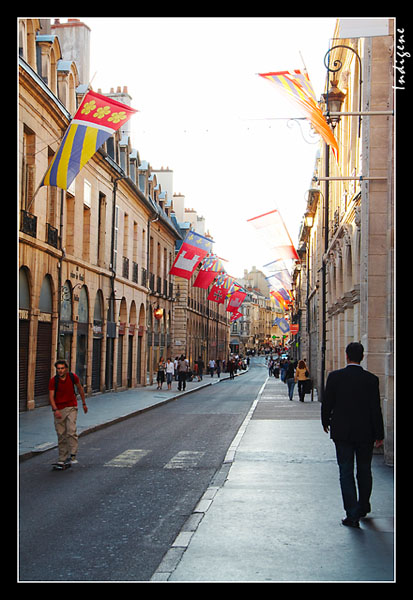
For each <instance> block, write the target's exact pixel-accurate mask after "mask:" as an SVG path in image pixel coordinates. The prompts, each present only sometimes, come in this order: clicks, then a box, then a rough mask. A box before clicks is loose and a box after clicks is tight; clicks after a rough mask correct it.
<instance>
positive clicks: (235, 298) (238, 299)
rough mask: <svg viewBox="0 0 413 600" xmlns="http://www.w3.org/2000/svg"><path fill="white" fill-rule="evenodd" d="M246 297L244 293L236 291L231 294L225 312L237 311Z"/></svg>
mask: <svg viewBox="0 0 413 600" xmlns="http://www.w3.org/2000/svg"><path fill="white" fill-rule="evenodd" d="M246 295H247V293H246V292H241V291H240V290H237V291H236V292H234V293H233V294H231V297H230V299H229V302H228V304H227V310H228V311H229V312H234V311H237V310H238V309H239V307H240V306H241V304H242V303H243V302H244V299H245V296H246Z"/></svg>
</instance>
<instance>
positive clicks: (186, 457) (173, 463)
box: [164, 450, 205, 469]
mask: <svg viewBox="0 0 413 600" xmlns="http://www.w3.org/2000/svg"><path fill="white" fill-rule="evenodd" d="M204 454H205V452H194V451H191V450H182V451H181V452H178V454H175V456H173V457H172V458H171V460H170V461H169V462H168V463H166V465H165V466H164V469H191V468H192V467H196V465H197V464H198V462H199V460H200V459H201V458H202V457H203V455H204Z"/></svg>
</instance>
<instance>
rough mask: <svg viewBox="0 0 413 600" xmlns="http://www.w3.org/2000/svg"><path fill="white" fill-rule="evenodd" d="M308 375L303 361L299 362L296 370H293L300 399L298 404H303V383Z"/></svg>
mask: <svg viewBox="0 0 413 600" xmlns="http://www.w3.org/2000/svg"><path fill="white" fill-rule="evenodd" d="M309 375H310V373H309V371H308V367H307V365H306V364H305V361H304V360H299V361H298V365H297V368H296V370H295V375H294V380H295V382H296V383H297V382H298V396H299V398H300V402H304V396H305V386H306V384H305V382H306V381H307V379H308V378H309Z"/></svg>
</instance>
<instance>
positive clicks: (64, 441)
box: [49, 360, 87, 465]
mask: <svg viewBox="0 0 413 600" xmlns="http://www.w3.org/2000/svg"><path fill="white" fill-rule="evenodd" d="M55 367H56V371H57V376H56V377H52V378H51V379H50V381H49V402H50V404H51V407H52V409H53V412H54V424H55V429H56V433H57V442H58V447H59V459H58V463H57V464H58V465H60V464H62V465H64V464H65V463H70V462H73V463H74V462H77V461H76V453H77V447H78V435H77V430H76V421H77V398H76V392H75V385H76V387H77V389H78V391H79V394H80V396H81V398H82V404H83V412H84V413H87V406H86V401H85V392H84V390H83V386H82V384H81V383H80V380H79V377H78V376H77V375H76V374H75V373H69V365H68V364H67V362H66V361H65V360H58V361H56V362H55ZM72 377H73V381H72Z"/></svg>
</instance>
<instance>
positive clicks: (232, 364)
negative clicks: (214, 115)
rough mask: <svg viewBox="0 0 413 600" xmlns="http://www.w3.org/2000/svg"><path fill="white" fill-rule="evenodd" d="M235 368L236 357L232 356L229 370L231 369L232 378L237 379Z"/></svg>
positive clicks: (230, 376) (230, 375)
mask: <svg viewBox="0 0 413 600" xmlns="http://www.w3.org/2000/svg"><path fill="white" fill-rule="evenodd" d="M235 369H236V365H235V359H234V358H231V360H230V361H229V363H228V371H229V378H230V379H235Z"/></svg>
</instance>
